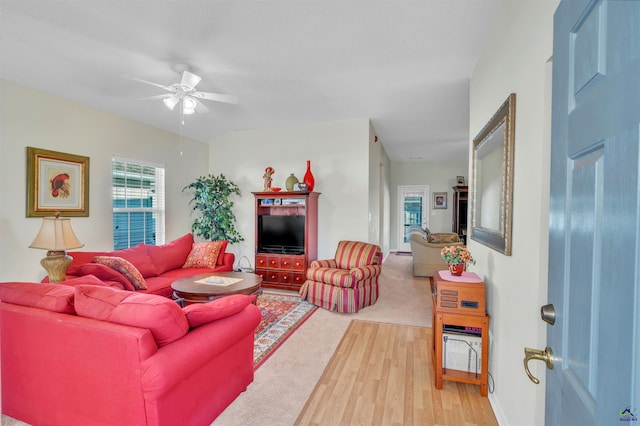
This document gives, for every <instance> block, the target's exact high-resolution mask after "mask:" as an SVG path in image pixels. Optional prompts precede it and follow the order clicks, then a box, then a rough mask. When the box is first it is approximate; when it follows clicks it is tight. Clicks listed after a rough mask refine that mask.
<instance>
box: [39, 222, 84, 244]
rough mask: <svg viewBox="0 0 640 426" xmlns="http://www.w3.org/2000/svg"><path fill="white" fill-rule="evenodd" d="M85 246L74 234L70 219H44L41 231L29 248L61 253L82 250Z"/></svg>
mask: <svg viewBox="0 0 640 426" xmlns="http://www.w3.org/2000/svg"><path fill="white" fill-rule="evenodd" d="M83 245H84V244H82V243H81V242H80V241H78V238H76V234H74V233H73V229H72V228H71V220H70V219H69V218H68V217H57V218H56V217H43V218H42V226H41V227H40V231H39V232H38V235H36V239H35V240H33V242H32V243H31V245H30V246H29V247H31V248H37V249H44V250H50V251H61V250H70V249H76V248H80V247H82V246H83Z"/></svg>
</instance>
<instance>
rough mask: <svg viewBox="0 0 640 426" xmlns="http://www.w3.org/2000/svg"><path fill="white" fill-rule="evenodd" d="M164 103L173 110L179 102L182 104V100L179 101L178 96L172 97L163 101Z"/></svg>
mask: <svg viewBox="0 0 640 426" xmlns="http://www.w3.org/2000/svg"><path fill="white" fill-rule="evenodd" d="M162 102H164V104H165V105H166V106H167V107H168V108H169V109H170V110H173V108H174V107H175V106H176V104H177V103H178V102H180V99H178V97H177V96H171V97H169V98H164V99H163V100H162Z"/></svg>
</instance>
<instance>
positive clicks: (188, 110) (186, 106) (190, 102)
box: [182, 96, 197, 115]
mask: <svg viewBox="0 0 640 426" xmlns="http://www.w3.org/2000/svg"><path fill="white" fill-rule="evenodd" d="M196 105H197V104H196V100H195V99H193V98H192V97H191V96H185V97H184V98H183V99H182V113H183V114H185V115H189V114H193V113H194V112H196Z"/></svg>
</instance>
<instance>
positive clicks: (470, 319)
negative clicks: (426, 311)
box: [430, 272, 489, 396]
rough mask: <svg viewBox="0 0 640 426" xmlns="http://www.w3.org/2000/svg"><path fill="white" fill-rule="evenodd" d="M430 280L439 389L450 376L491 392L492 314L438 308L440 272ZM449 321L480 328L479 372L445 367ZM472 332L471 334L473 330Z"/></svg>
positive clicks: (484, 393) (449, 283)
mask: <svg viewBox="0 0 640 426" xmlns="http://www.w3.org/2000/svg"><path fill="white" fill-rule="evenodd" d="M430 281H431V295H432V301H433V310H432V311H433V314H432V315H433V316H432V324H433V345H432V347H433V351H434V356H433V368H434V373H435V384H436V389H442V381H443V380H449V381H454V382H460V383H470V384H474V385H479V386H480V395H482V396H487V395H488V387H487V384H488V379H489V315H487V314H486V313H483V314H481V315H478V314H475V313H455V312H452V311H450V310H449V309H447V310H446V311H443V310H442V309H440V308H438V305H439V304H438V293H437V287H438V282H439V281H441V278H440V276H439V274H438V273H437V272H436V273H435V274H434V276H433V278H432V279H431V280H430ZM447 284H448V288H451V286H455V283H452V282H449V281H447ZM460 284H461V286H465V285H466V286H468V285H469V283H460ZM445 324H446V325H454V326H461V327H472V328H473V329H479V330H480V332H481V336H480V338H481V345H482V350H481V353H482V355H481V358H482V363H481V368H480V370H481V371H480V374H479V375H478V374H476V373H471V372H467V371H461V370H454V369H451V368H447V369H446V370H445V369H444V368H443V367H442V361H443V360H442V340H443V329H444V326H445ZM470 335H471V334H470Z"/></svg>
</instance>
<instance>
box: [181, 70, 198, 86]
mask: <svg viewBox="0 0 640 426" xmlns="http://www.w3.org/2000/svg"><path fill="white" fill-rule="evenodd" d="M200 80H202V77H199V76H197V75H195V74H193V73H190V72H189V71H183V72H182V81H180V85H182V86H186V87H189V88H190V89H195V88H196V86H197V85H198V83H200Z"/></svg>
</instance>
